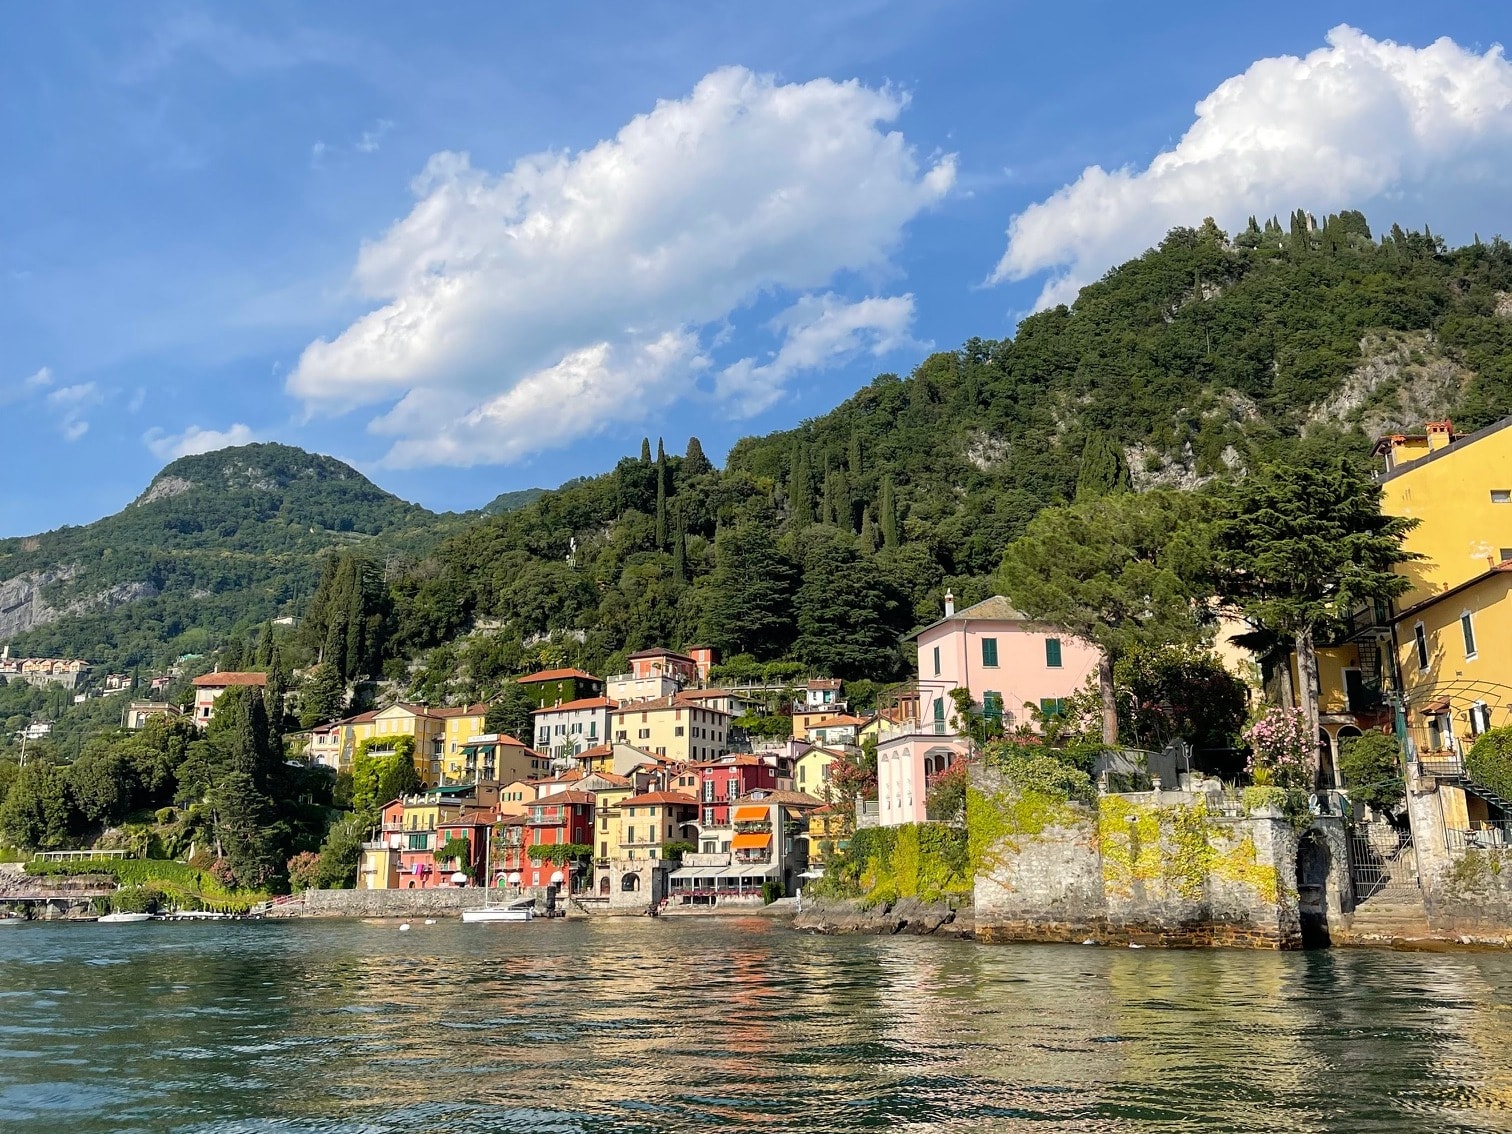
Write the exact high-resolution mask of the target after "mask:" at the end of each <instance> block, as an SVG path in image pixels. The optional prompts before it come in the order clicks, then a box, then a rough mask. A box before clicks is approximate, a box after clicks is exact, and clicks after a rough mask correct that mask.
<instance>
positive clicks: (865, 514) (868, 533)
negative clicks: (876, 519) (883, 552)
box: [861, 508, 877, 555]
mask: <svg viewBox="0 0 1512 1134" xmlns="http://www.w3.org/2000/svg"><path fill="white" fill-rule="evenodd" d="M861 550H862V551H863V552H864V553H865V554H867V555H870V554H871V553H872V552H874V551H876V550H877V529H876V528H875V527H873V526H872V518H871V509H870V508H863V509H862V510H861Z"/></svg>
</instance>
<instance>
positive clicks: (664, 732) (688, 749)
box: [609, 696, 730, 763]
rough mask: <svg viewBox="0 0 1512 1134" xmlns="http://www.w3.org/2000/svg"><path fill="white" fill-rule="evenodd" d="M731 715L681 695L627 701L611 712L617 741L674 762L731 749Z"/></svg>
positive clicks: (711, 756) (712, 756) (709, 756)
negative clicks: (631, 703)
mask: <svg viewBox="0 0 1512 1134" xmlns="http://www.w3.org/2000/svg"><path fill="white" fill-rule="evenodd" d="M729 726H730V715H729V714H728V713H722V712H720V711H719V710H718V709H709V708H705V707H703V706H702V705H700V704H699V703H697V702H695V701H688V700H686V699H684V698H682V697H678V696H673V697H662V698H658V699H657V700H655V701H643V702H641V703H639V704H633V705H625V706H622V707H620V708H618V709H615V710H613V711H612V712H611V713H610V714H609V731H610V734H611V737H612V740H613V742H614V743H615V744H629V745H633V746H635V747H636V748H641V749H644V750H646V751H647V752H652V753H655V754H656V755H657V756H662V757H665V758H666V759H668V760H670V761H672V762H674V763H690V762H692V761H694V760H713V759H716V758H718V757H720V756H723V755H724V754H725V752H726V751H728V745H727V742H726V739H725V738H726V734H727V733H728V731H729Z"/></svg>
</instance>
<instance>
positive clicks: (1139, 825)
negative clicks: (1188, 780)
mask: <svg viewBox="0 0 1512 1134" xmlns="http://www.w3.org/2000/svg"><path fill="white" fill-rule="evenodd" d="M973 775H974V785H973V787H974V791H975V792H976V793H978V794H977V795H976V796H975V797H974V798H975V801H976V802H975V804H974V806H976V807H978V808H982V807H986V808H989V811H988V812H987V813H985V814H983V813H980V812H979V813H978V815H977V818H976V819H975V820H973V822H974V823H975V824H976V827H975V828H974V831H973V837H974V839H976V840H977V841H978V842H985V843H986V847H985V850H984V851H983V852H982V853H981V854H980V858H979V861H978V864H977V873H976V877H975V917H976V934H977V937H978V938H980V939H981V940H984V941H1088V940H1090V941H1095V942H1098V943H1108V944H1123V943H1135V944H1142V945H1164V946H1173V947H1183V946H1186V947H1194V946H1239V947H1244V948H1258V949H1295V948H1300V947H1301V946H1302V945H1303V944H1304V939H1303V924H1302V922H1303V912H1304V911H1303V903H1301V902H1299V892H1298V874H1297V847H1298V842H1297V833H1296V832H1295V831H1294V830H1293V829H1292V827H1291V825H1290V824H1289V823H1288V822H1287V821H1285V820H1284V819H1281V818H1279V817H1270V816H1254V817H1229V816H1223V815H1217V814H1213V813H1212V812H1211V810H1210V807H1209V803H1208V800H1207V798H1206V797H1205V796H1202V795H1193V794H1190V793H1185V792H1145V793H1139V794H1127V795H1107V796H1103V797H1100V798H1099V800H1098V802H1097V805H1096V806H1095V807H1093V806H1084V805H1079V804H1067V803H1063V802H1056V801H1055V800H1053V799H1042V800H1039V799H1035V798H1033V797H1025V796H1015V795H1012V794H1011V793H1005V792H1004V790H1003V787H1002V785H1001V783H1000V781H998V780H997V779H996V777H995V776H994V775H993V774H992V773H991V772H990V771H987V770H980V769H979V770H975V771H974V773H973ZM1332 826H1333V827H1337V826H1338V824H1337V822H1334V823H1333V824H1332ZM986 836H990V837H986ZM1312 837H1313V838H1314V839H1315V840H1316V841H1317V844H1318V846H1319V847H1320V848H1322V849H1320V850H1318V851H1317V852H1316V858H1317V865H1310V871H1311V873H1314V874H1317V875H1318V876H1319V878H1320V879H1322V882H1321V884H1320V885H1315V886H1309V888H1308V893H1307V894H1306V895H1305V899H1306V902H1305V904H1306V907H1307V913H1308V915H1309V917H1310V919H1311V924H1310V928H1309V934H1310V935H1311V933H1312V927H1313V926H1317V925H1318V924H1319V923H1321V926H1322V929H1323V932H1324V939H1325V940H1326V933H1327V926H1328V925H1329V924H1330V923H1331V924H1332V925H1334V926H1338V925H1339V924H1340V923H1341V922H1342V915H1343V913H1344V912H1345V911H1346V910H1347V909H1348V908H1349V905H1350V903H1351V901H1352V899H1351V898H1350V897H1349V894H1350V890H1349V874H1348V862H1347V859H1346V856H1345V855H1343V854H1342V850H1343V845H1344V844H1343V832H1342V828H1340V829H1339V830H1338V831H1334V830H1332V829H1331V827H1329V824H1328V823H1326V822H1325V823H1322V824H1321V825H1320V827H1319V831H1318V834H1317V835H1316V836H1312ZM1309 881H1310V882H1311V881H1313V879H1312V878H1311V877H1310V878H1309Z"/></svg>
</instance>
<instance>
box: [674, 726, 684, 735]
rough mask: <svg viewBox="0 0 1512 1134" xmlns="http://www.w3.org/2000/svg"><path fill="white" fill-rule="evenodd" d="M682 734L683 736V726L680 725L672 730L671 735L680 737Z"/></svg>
mask: <svg viewBox="0 0 1512 1134" xmlns="http://www.w3.org/2000/svg"><path fill="white" fill-rule="evenodd" d="M682 734H683V726H682V725H678V726H677V727H676V728H674V729H673V730H672V735H673V736H681V735H682Z"/></svg>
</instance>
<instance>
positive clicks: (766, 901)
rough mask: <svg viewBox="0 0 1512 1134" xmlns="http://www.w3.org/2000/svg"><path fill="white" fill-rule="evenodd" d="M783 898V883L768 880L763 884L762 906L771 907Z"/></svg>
mask: <svg viewBox="0 0 1512 1134" xmlns="http://www.w3.org/2000/svg"><path fill="white" fill-rule="evenodd" d="M780 897H782V883H781V882H778V881H776V880H774V879H771V878H768V879H767V880H766V881H765V882H763V883H762V884H761V904H762V905H764V906H769V905H771V904H772V903H773V902H775V901H776V900H777V899H778V898H780Z"/></svg>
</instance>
